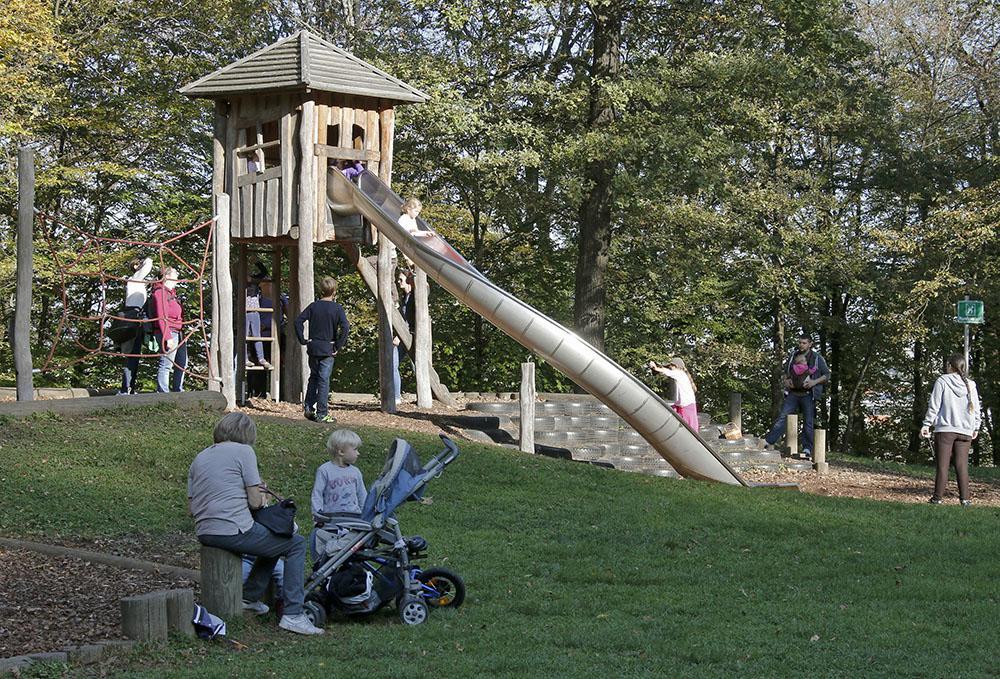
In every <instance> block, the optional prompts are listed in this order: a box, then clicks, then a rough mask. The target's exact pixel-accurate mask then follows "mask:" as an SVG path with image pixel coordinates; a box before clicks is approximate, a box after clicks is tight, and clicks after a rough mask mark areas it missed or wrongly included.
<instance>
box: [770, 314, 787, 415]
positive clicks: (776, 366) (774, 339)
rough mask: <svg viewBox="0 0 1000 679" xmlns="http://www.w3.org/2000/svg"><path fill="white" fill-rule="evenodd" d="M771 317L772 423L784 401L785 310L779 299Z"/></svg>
mask: <svg viewBox="0 0 1000 679" xmlns="http://www.w3.org/2000/svg"><path fill="white" fill-rule="evenodd" d="M772 315H773V318H772V324H771V347H772V349H773V351H774V363H773V365H772V367H771V421H774V419H775V418H776V417H778V413H780V412H781V403H782V401H784V400H785V382H784V375H785V310H784V309H783V308H782V305H781V299H780V298H775V299H774V306H773V314H772Z"/></svg>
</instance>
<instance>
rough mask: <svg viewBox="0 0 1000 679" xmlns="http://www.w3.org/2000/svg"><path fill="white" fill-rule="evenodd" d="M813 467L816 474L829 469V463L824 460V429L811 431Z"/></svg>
mask: <svg viewBox="0 0 1000 679" xmlns="http://www.w3.org/2000/svg"><path fill="white" fill-rule="evenodd" d="M813 437H814V439H813V448H815V450H813V461H814V463H813V468H814V469H815V470H816V473H817V474H825V473H827V472H828V471H830V465H829V464H827V462H826V429H817V430H815V431H814V432H813Z"/></svg>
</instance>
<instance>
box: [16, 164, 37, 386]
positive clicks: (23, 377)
mask: <svg viewBox="0 0 1000 679" xmlns="http://www.w3.org/2000/svg"><path fill="white" fill-rule="evenodd" d="M34 224H35V153H34V151H32V150H31V149H30V148H28V147H27V146H22V147H21V148H20V149H19V150H18V152H17V297H16V299H15V301H14V370H15V372H16V373H17V400H18V401H30V400H32V399H33V398H34V394H35V387H34V377H33V376H32V374H31V369H32V365H31V279H32V276H33V275H34V269H35V267H34V244H33V243H32V238H33V237H34V235H33V233H32V231H33V227H34Z"/></svg>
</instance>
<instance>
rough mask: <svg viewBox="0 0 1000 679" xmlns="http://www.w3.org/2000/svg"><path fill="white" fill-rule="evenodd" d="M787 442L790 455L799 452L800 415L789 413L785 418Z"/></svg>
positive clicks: (793, 455) (792, 455)
mask: <svg viewBox="0 0 1000 679" xmlns="http://www.w3.org/2000/svg"><path fill="white" fill-rule="evenodd" d="M785 443H786V444H787V445H788V455H789V457H795V456H796V455H798V454H799V416H798V415H788V417H787V418H786V419H785Z"/></svg>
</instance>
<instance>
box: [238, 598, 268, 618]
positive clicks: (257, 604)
mask: <svg viewBox="0 0 1000 679" xmlns="http://www.w3.org/2000/svg"><path fill="white" fill-rule="evenodd" d="M243 610H244V611H253V612H254V613H256V614H257V615H264V614H266V613H267V612H268V611H269V610H271V609H270V608H268V607H267V604H265V603H264V602H263V601H246V600H244V601H243Z"/></svg>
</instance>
